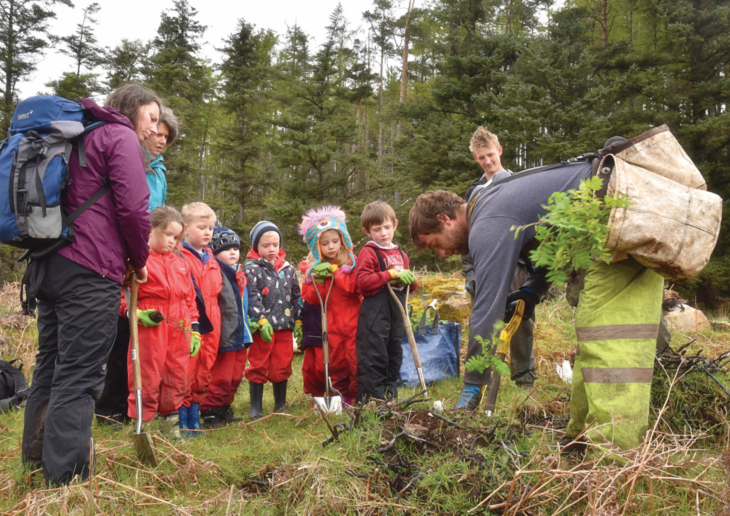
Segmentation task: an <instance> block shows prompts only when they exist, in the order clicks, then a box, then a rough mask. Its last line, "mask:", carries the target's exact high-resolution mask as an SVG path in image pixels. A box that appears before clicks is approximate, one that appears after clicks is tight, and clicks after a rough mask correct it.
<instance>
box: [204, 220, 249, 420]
mask: <svg viewBox="0 0 730 516" xmlns="http://www.w3.org/2000/svg"><path fill="white" fill-rule="evenodd" d="M210 249H211V250H212V251H213V255H214V256H215V259H216V261H217V262H218V265H220V268H221V273H222V274H223V288H222V289H221V293H220V295H219V296H218V304H219V306H220V309H221V339H220V345H219V346H218V356H217V357H216V360H215V364H213V368H212V369H211V375H212V377H213V378H212V379H211V382H210V386H209V387H208V395H207V396H206V397H205V399H204V400H203V402H202V403H201V404H200V416H201V417H202V419H203V427H204V428H218V427H220V426H221V425H222V424H224V423H226V424H228V423H237V422H239V421H241V418H240V417H236V416H235V415H234V414H233V409H232V408H231V404H232V403H233V398H234V397H235V395H236V392H237V391H238V386H239V385H240V384H241V380H242V379H243V372H244V369H245V368H246V360H247V358H248V357H247V354H248V352H247V350H248V347H249V346H251V344H252V343H253V337H252V335H251V330H250V329H249V323H250V321H249V319H248V289H247V287H246V274H245V273H244V272H243V265H241V264H239V263H238V259H239V257H240V256H241V240H240V238H239V237H238V235H237V234H236V233H235V232H234V231H233V230H231V229H228V228H215V229H214V230H213V238H212V240H211V241H210Z"/></svg>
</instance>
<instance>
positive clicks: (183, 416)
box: [177, 405, 191, 437]
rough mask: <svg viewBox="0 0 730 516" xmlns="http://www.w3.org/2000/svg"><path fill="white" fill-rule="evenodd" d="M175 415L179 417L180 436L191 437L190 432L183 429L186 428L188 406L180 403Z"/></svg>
mask: <svg viewBox="0 0 730 516" xmlns="http://www.w3.org/2000/svg"><path fill="white" fill-rule="evenodd" d="M177 416H178V418H179V419H180V423H179V424H180V430H182V432H181V433H182V436H183V437H191V435H190V432H186V431H185V430H187V429H188V408H187V407H186V406H185V405H181V406H180V408H179V409H177Z"/></svg>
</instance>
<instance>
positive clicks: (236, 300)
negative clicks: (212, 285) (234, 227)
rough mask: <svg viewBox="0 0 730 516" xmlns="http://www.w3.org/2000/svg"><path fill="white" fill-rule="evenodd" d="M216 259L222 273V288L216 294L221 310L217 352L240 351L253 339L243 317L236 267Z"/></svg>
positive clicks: (242, 301)
mask: <svg viewBox="0 0 730 516" xmlns="http://www.w3.org/2000/svg"><path fill="white" fill-rule="evenodd" d="M216 261H217V262H218V265H219V266H220V268H221V273H222V274H223V288H222V289H221V293H220V294H219V295H218V306H220V310H221V340H220V344H219V346H218V353H219V354H220V353H228V352H229V351H240V350H242V349H245V348H247V347H249V346H251V344H252V343H253V339H251V335H250V331H249V329H248V321H247V320H246V317H244V313H245V312H244V306H243V305H244V300H243V296H242V295H241V289H240V287H239V286H238V280H237V279H236V269H234V268H233V267H231V266H230V265H228V264H227V263H224V262H222V261H221V260H219V259H218V258H216ZM244 291H245V289H244ZM246 304H247V303H246Z"/></svg>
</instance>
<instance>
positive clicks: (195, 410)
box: [188, 403, 203, 437]
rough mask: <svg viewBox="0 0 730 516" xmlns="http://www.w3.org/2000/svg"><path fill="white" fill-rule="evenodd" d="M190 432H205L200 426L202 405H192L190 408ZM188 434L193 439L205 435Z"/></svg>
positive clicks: (199, 433)
mask: <svg viewBox="0 0 730 516" xmlns="http://www.w3.org/2000/svg"><path fill="white" fill-rule="evenodd" d="M188 430H203V429H202V427H201V426H200V403H191V404H190V407H188ZM188 433H189V434H190V435H191V437H198V436H200V435H203V432H202V431H198V432H195V431H193V432H188Z"/></svg>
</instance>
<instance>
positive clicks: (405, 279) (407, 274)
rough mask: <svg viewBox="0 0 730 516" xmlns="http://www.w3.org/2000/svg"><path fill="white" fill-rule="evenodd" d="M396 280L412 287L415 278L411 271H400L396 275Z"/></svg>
mask: <svg viewBox="0 0 730 516" xmlns="http://www.w3.org/2000/svg"><path fill="white" fill-rule="evenodd" d="M398 279H399V280H400V282H401V283H403V284H404V285H412V284H413V282H415V281H416V276H415V275H414V274H413V273H412V272H411V271H409V270H408V269H406V270H404V271H401V273H400V274H399V275H398Z"/></svg>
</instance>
